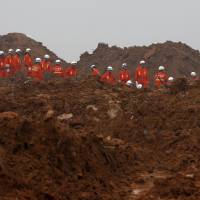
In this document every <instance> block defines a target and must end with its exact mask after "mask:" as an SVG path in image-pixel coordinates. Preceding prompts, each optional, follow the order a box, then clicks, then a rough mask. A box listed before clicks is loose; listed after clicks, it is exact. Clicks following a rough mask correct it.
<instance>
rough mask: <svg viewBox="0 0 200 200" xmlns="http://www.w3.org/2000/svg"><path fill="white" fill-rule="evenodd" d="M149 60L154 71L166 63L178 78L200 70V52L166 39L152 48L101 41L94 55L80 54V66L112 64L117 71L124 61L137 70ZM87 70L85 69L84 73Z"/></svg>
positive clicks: (149, 64)
mask: <svg viewBox="0 0 200 200" xmlns="http://www.w3.org/2000/svg"><path fill="white" fill-rule="evenodd" d="M141 59H145V60H146V62H147V63H148V66H149V67H150V69H151V73H153V72H154V71H155V70H157V68H158V66H160V65H164V66H165V67H166V68H167V71H168V72H169V74H170V75H172V76H174V77H180V76H184V75H186V76H188V75H189V74H190V72H191V71H193V70H194V71H196V72H198V73H200V53H199V51H196V50H193V49H192V48H191V47H189V46H187V45H185V44H183V43H180V42H179V43H175V42H170V41H168V42H165V43H161V44H159V43H158V44H152V45H150V46H148V47H146V46H143V47H136V46H135V47H129V48H119V47H116V46H113V47H109V46H108V45H107V44H103V43H101V44H99V45H98V47H97V48H96V50H94V52H93V53H92V54H89V53H87V52H85V53H84V54H82V55H81V57H80V65H81V66H82V67H85V68H86V67H88V66H90V65H91V64H96V65H97V66H98V67H100V68H101V69H102V70H104V69H105V68H106V67H107V66H108V65H112V66H114V67H115V69H116V71H118V70H119V67H120V66H121V64H122V63H124V62H126V63H128V65H129V69H130V71H131V72H132V74H133V72H134V70H135V68H136V66H137V64H138V62H139V61H140V60H141ZM84 71H85V69H84V70H83V73H84Z"/></svg>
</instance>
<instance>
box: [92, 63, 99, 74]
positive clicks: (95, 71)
mask: <svg viewBox="0 0 200 200" xmlns="http://www.w3.org/2000/svg"><path fill="white" fill-rule="evenodd" d="M90 68H91V71H92V72H91V73H92V76H100V72H99V70H98V69H97V67H96V65H91V66H90Z"/></svg>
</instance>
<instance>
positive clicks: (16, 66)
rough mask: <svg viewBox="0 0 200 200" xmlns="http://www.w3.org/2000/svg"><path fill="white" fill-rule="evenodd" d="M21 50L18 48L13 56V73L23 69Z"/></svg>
mask: <svg viewBox="0 0 200 200" xmlns="http://www.w3.org/2000/svg"><path fill="white" fill-rule="evenodd" d="M20 56H21V50H20V49H16V51H15V55H14V56H13V66H12V67H13V73H14V74H15V73H16V72H18V71H20V70H21V58H20Z"/></svg>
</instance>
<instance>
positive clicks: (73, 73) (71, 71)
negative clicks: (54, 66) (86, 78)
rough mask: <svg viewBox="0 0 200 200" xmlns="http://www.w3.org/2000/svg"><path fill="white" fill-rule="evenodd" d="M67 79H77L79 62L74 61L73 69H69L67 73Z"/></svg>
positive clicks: (72, 63)
mask: <svg viewBox="0 0 200 200" xmlns="http://www.w3.org/2000/svg"><path fill="white" fill-rule="evenodd" d="M65 77H77V62H76V61H72V62H71V67H68V68H67V69H66V71H65Z"/></svg>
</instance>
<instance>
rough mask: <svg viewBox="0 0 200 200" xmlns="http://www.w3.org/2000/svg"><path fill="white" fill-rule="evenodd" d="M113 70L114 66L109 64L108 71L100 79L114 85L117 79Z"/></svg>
mask: <svg viewBox="0 0 200 200" xmlns="http://www.w3.org/2000/svg"><path fill="white" fill-rule="evenodd" d="M112 71H113V68H112V67H111V66H108V67H107V71H106V72H105V73H104V74H103V75H102V76H101V78H100V81H102V82H104V83H108V84H111V85H114V84H115V83H116V80H115V77H114V75H113V73H112Z"/></svg>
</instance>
